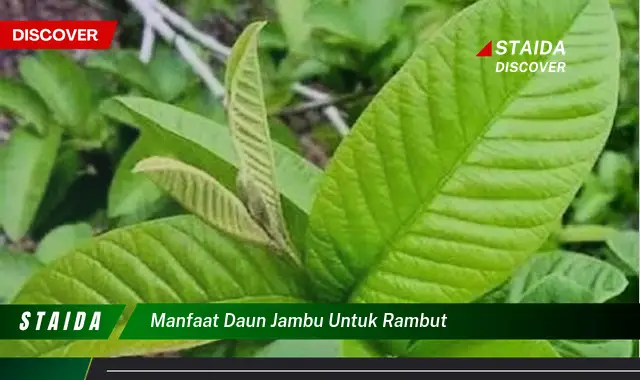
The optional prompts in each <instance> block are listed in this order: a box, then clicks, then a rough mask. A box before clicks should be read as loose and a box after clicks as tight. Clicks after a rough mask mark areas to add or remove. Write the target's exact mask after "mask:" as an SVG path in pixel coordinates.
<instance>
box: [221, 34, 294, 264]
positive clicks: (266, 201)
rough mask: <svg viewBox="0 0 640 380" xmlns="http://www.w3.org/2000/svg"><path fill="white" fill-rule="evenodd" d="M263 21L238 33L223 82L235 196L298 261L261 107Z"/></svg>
mask: <svg viewBox="0 0 640 380" xmlns="http://www.w3.org/2000/svg"><path fill="white" fill-rule="evenodd" d="M265 25H266V23H265V22H255V23H253V24H251V25H249V26H247V28H246V29H245V30H244V31H243V32H242V34H241V35H240V36H239V37H238V40H237V42H236V43H235V44H234V46H233V49H232V50H231V56H230V57H229V62H228V66H227V73H226V77H225V81H226V82H225V86H226V97H227V98H226V99H227V115H228V120H229V128H230V131H231V140H232V141H233V146H234V148H235V151H236V153H237V156H238V162H239V165H238V169H239V170H238V179H237V184H238V191H239V193H240V194H239V195H240V197H241V198H244V204H245V205H246V206H247V208H248V210H249V213H250V214H251V216H252V217H253V218H254V219H256V220H257V221H258V223H259V224H260V225H261V226H263V227H264V229H265V230H266V231H267V233H268V234H269V236H270V237H271V238H272V240H274V241H275V243H276V245H277V247H278V248H279V249H281V250H283V251H285V252H287V253H288V254H289V255H290V256H292V258H293V259H294V260H296V261H298V259H297V256H296V253H295V252H294V248H293V243H292V242H291V238H290V237H289V233H288V230H287V226H286V223H285V221H284V217H283V214H282V205H281V203H280V193H279V192H278V187H277V185H276V177H275V168H274V166H275V164H274V161H275V159H274V155H273V148H272V147H271V136H270V128H269V124H268V122H267V110H266V106H265V103H264V94H263V88H262V79H261V76H260V63H259V59H258V36H259V33H260V30H261V29H262V28H263V27H264V26H265Z"/></svg>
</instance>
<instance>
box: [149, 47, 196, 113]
mask: <svg viewBox="0 0 640 380" xmlns="http://www.w3.org/2000/svg"><path fill="white" fill-rule="evenodd" d="M147 70H148V72H149V75H150V76H151V77H152V78H153V79H154V81H155V83H156V84H157V88H158V91H157V92H156V93H155V95H156V96H157V97H158V98H160V99H162V100H164V101H167V102H171V101H173V100H175V99H176V98H177V97H178V96H180V95H181V94H182V93H183V92H184V91H186V90H187V88H188V86H189V85H190V84H191V83H192V82H194V81H196V80H197V78H195V76H194V75H193V71H192V69H191V66H189V64H188V63H187V62H186V61H185V60H184V59H182V57H181V56H180V55H178V54H177V53H176V51H175V50H174V49H172V48H170V47H167V46H166V45H163V44H158V45H157V46H156V47H155V48H154V50H153V57H152V59H151V61H150V62H149V65H148V66H147Z"/></svg>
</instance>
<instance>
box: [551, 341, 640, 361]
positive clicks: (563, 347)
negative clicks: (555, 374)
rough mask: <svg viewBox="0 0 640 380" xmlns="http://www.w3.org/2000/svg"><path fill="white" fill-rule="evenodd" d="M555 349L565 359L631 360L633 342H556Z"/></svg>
mask: <svg viewBox="0 0 640 380" xmlns="http://www.w3.org/2000/svg"><path fill="white" fill-rule="evenodd" d="M551 343H552V344H553V347H554V348H555V349H556V351H558V353H559V354H560V355H561V356H562V357H564V358H582V357H586V358H629V357H631V355H632V353H633V341H632V340H554V341H552V342H551Z"/></svg>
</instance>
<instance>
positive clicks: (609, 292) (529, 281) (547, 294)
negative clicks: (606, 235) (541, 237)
mask: <svg viewBox="0 0 640 380" xmlns="http://www.w3.org/2000/svg"><path fill="white" fill-rule="evenodd" d="M627 285H628V281H627V279H626V278H625V276H624V273H623V272H622V271H620V270H618V269H617V268H616V267H614V266H613V265H611V264H608V263H606V262H604V261H602V260H598V259H596V258H593V257H590V256H587V255H584V254H580V253H573V252H566V251H557V252H545V253H541V254H538V255H536V256H533V257H532V258H531V260H530V261H529V262H528V263H527V264H526V265H524V266H522V267H521V268H519V269H518V270H517V271H516V273H514V275H513V278H512V279H511V281H510V282H509V284H508V285H507V288H508V295H507V298H506V301H505V302H509V303H601V302H605V301H607V300H609V299H611V298H613V297H615V296H617V295H618V294H620V293H622V291H624V289H625V288H626V287H627Z"/></svg>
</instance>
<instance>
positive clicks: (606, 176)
mask: <svg viewBox="0 0 640 380" xmlns="http://www.w3.org/2000/svg"><path fill="white" fill-rule="evenodd" d="M632 175H633V164H632V163H631V161H630V160H629V158H628V157H627V155H626V154H622V153H617V152H612V151H606V152H604V153H603V154H602V156H601V157H600V161H599V162H598V177H599V178H600V181H601V183H602V185H603V186H604V187H605V189H607V190H609V191H617V190H619V189H620V188H621V187H622V186H623V185H624V183H625V182H626V181H628V180H629V178H630V177H631V176H632Z"/></svg>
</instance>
